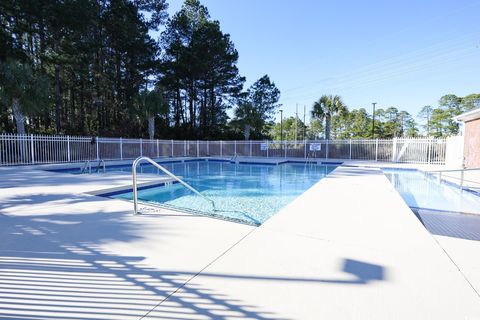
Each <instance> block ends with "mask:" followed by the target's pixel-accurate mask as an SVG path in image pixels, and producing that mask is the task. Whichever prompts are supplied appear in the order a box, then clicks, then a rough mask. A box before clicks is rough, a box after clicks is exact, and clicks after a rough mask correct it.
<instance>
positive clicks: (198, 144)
mask: <svg viewBox="0 0 480 320" xmlns="http://www.w3.org/2000/svg"><path fill="white" fill-rule="evenodd" d="M198 157H200V143H199V142H198V140H197V158H198Z"/></svg>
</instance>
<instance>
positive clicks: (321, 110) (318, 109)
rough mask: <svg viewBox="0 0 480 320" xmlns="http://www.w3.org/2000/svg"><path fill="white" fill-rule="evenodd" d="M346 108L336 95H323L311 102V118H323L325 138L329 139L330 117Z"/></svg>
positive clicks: (321, 119)
mask: <svg viewBox="0 0 480 320" xmlns="http://www.w3.org/2000/svg"><path fill="white" fill-rule="evenodd" d="M346 110H347V107H346V106H345V104H344V103H343V101H342V98H340V96H337V95H329V96H328V95H323V96H321V97H320V99H318V101H315V102H314V103H313V110H312V118H314V119H318V120H320V121H323V119H325V139H327V140H330V127H331V122H332V117H333V116H334V115H337V114H341V113H343V112H345V111H346Z"/></svg>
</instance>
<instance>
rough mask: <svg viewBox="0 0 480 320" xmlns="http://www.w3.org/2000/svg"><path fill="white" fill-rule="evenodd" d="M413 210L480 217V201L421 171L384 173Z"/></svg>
mask: <svg viewBox="0 0 480 320" xmlns="http://www.w3.org/2000/svg"><path fill="white" fill-rule="evenodd" d="M383 172H384V174H385V175H386V176H387V178H388V179H389V180H390V182H391V183H392V184H393V185H394V187H395V189H396V190H397V191H398V192H399V193H400V195H401V196H402V198H403V199H404V200H405V202H406V203H407V204H408V205H409V206H410V207H411V208H414V209H415V208H419V209H427V210H432V211H444V212H453V213H475V214H480V197H479V196H478V195H475V194H473V193H470V192H468V191H462V190H461V189H460V188H457V187H455V186H452V185H449V184H446V183H440V182H438V181H437V179H436V178H435V177H434V176H432V175H429V174H425V173H423V172H420V171H412V170H398V169H383Z"/></svg>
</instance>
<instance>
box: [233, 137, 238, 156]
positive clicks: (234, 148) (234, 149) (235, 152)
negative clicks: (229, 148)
mask: <svg viewBox="0 0 480 320" xmlns="http://www.w3.org/2000/svg"><path fill="white" fill-rule="evenodd" d="M236 154H237V140H234V141H233V155H236Z"/></svg>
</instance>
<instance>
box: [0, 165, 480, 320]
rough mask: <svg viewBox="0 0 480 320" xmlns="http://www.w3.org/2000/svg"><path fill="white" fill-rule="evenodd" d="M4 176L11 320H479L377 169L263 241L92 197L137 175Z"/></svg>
mask: <svg viewBox="0 0 480 320" xmlns="http://www.w3.org/2000/svg"><path fill="white" fill-rule="evenodd" d="M0 174H1V175H2V178H3V179H2V181H1V182H0V318H5V319H7V318H13V319H72V320H73V319H75V320H80V319H141V318H142V319H243V318H250V319H480V297H479V296H478V294H477V293H476V292H475V290H474V289H473V288H472V286H471V285H470V283H469V282H468V281H467V279H466V275H465V274H462V273H461V272H460V271H459V270H458V268H457V267H456V266H455V264H454V263H452V261H451V260H450V258H449V257H448V256H447V255H446V254H445V252H444V251H443V250H442V248H441V247H440V246H439V245H438V243H437V242H436V240H435V238H433V237H432V236H431V235H430V234H429V233H428V232H427V231H426V230H425V228H424V227H423V226H422V225H421V223H420V222H419V221H418V219H416V218H415V216H414V215H413V214H412V212H411V211H410V210H409V208H408V207H407V206H406V205H405V203H404V202H403V200H402V199H401V198H400V196H399V195H398V193H397V192H396V191H395V190H394V189H393V187H392V186H391V184H390V183H389V181H388V180H387V179H386V178H385V176H384V175H383V174H382V173H381V172H380V171H379V170H378V169H373V168H352V167H339V168H337V169H336V170H335V171H334V172H333V173H332V174H330V175H329V176H327V178H325V179H323V180H321V181H320V182H319V183H317V184H316V185H315V186H314V187H313V188H311V189H310V190H308V191H307V192H306V193H304V194H303V195H302V196H300V197H299V198H297V199H296V200H295V201H294V202H293V203H291V204H290V205H289V206H288V207H286V208H284V210H282V211H281V212H280V213H278V214H277V215H275V216H273V217H272V218H271V219H270V220H268V221H267V222H266V223H265V224H263V225H262V226H261V227H259V228H255V227H251V226H246V225H241V224H235V223H230V222H226V221H221V220H216V219H211V218H205V217H198V216H192V215H189V214H180V213H174V212H169V211H162V212H160V213H158V212H156V213H153V212H152V213H151V214H145V215H142V216H132V214H131V210H132V208H131V204H130V203H128V202H124V201H119V200H111V199H105V198H100V197H96V196H91V195H86V194H85V193H87V192H93V191H96V190H100V189H107V188H111V187H116V186H121V185H128V184H129V183H130V177H129V176H128V175H127V176H126V175H114V174H107V175H106V176H104V177H101V176H93V175H92V176H87V175H85V176H74V175H70V174H62V173H51V172H43V171H38V170H32V169H22V170H18V168H2V169H0ZM59 181H61V183H60V184H59ZM13 186H15V187H13ZM467 278H468V277H467Z"/></svg>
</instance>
